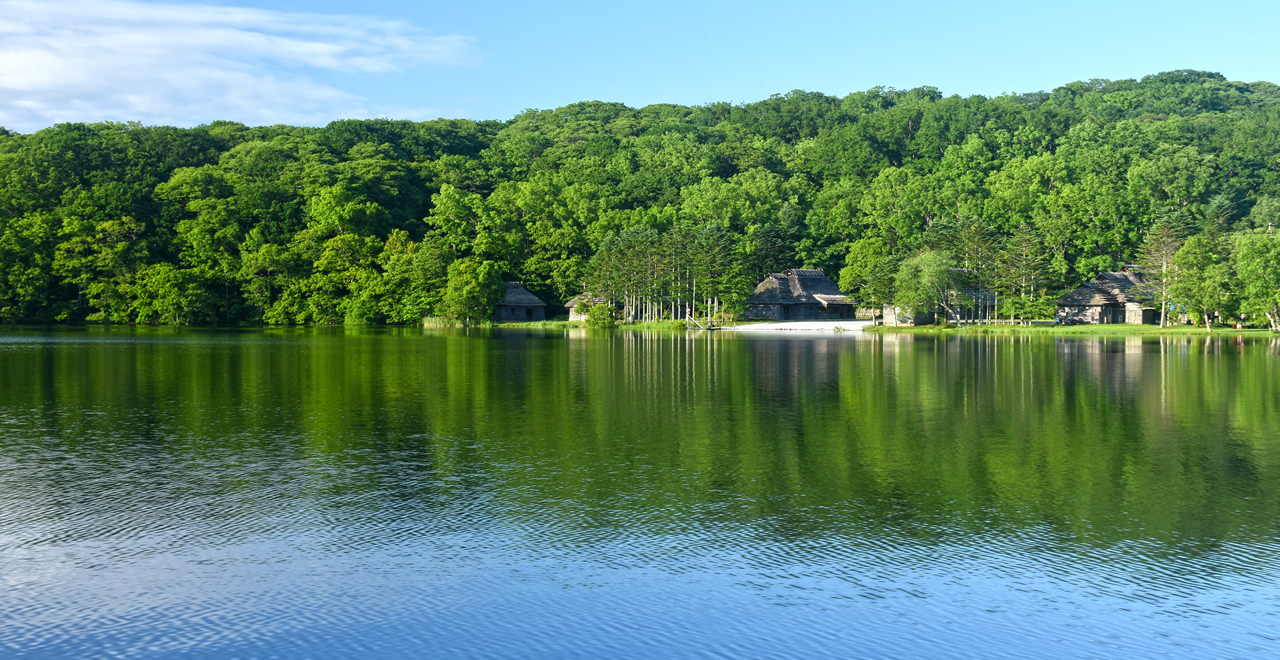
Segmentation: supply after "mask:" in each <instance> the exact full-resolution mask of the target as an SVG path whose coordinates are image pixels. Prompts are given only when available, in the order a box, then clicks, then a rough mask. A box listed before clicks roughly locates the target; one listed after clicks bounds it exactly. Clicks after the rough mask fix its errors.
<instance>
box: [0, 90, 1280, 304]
mask: <svg viewBox="0 0 1280 660" xmlns="http://www.w3.org/2000/svg"><path fill="white" fill-rule="evenodd" d="M1278 219H1280V87H1278V86H1276V85H1274V84H1271V83H1266V82H1258V83H1240V82H1232V81H1228V80H1227V79H1225V78H1224V77H1223V76H1221V75H1218V74H1213V73H1206V72H1199V71H1175V72H1168V73H1162V74H1157V75H1151V76H1147V77H1145V78H1142V79H1140V80H1118V81H1108V80H1091V81H1082V82H1075V83H1070V84H1067V85H1064V86H1062V87H1059V88H1057V89H1055V90H1053V91H1051V92H1036V93H1028V94H1010V95H1005V96H999V97H994V98H987V97H981V96H971V97H959V96H949V97H946V96H943V95H942V94H941V93H940V92H939V91H938V90H936V89H934V88H931V87H921V88H917V89H912V90H896V89H890V88H874V89H871V90H868V91H865V92H857V93H853V94H849V95H847V96H844V97H834V96H826V95H823V94H820V93H813V92H799V91H797V92H792V93H789V94H785V95H779V96H774V97H771V98H769V99H765V100H763V101H759V102H756V103H746V104H740V105H733V104H728V103H712V104H708V105H704V106H692V107H690V106H677V105H665V104H664V105H653V106H647V107H644V108H629V107H626V106H623V105H621V104H617V103H602V102H587V103H578V104H573V105H570V106H566V107H563V108H559V109H556V110H531V111H528V112H525V113H522V114H520V115H519V116H517V117H515V118H513V119H511V120H508V121H480V122H473V121H467V120H437V121H430V122H417V123H415V122H409V121H393V120H367V121H357V120H343V121H336V122H333V123H331V124H329V125H327V126H325V127H322V128H311V127H291V126H269V127H247V126H244V125H241V124H237V123H233V122H215V123H213V124H209V125H204V126H198V127H195V128H190V129H179V128H172V127H145V126H140V125H137V124H111V123H106V124H60V125H58V126H55V127H52V128H48V129H45V130H42V131H38V132H36V133H32V134H29V135H22V134H16V133H13V132H11V131H5V130H3V129H0V321H2V322H6V323H45V322H52V321H62V322H71V323H79V322H86V321H88V322H109V323H146V324H218V325H244V324H280V325H289V324H320V325H325V324H342V323H348V324H368V323H402V324H418V323H421V322H422V319H423V318H424V317H429V316H440V317H447V318H448V319H450V320H452V321H457V320H463V321H465V320H467V319H471V320H472V321H475V320H477V319H480V318H485V317H486V314H487V309H488V306H489V305H491V304H492V302H493V298H494V295H495V291H498V290H499V286H498V285H500V283H501V282H502V281H503V280H520V281H523V282H524V283H525V284H526V286H527V287H528V288H529V289H530V290H531V291H533V292H534V293H535V294H537V295H539V296H540V297H542V298H543V299H544V300H545V301H547V302H548V303H550V304H551V305H552V307H553V309H554V308H555V306H556V305H558V304H560V303H563V302H564V301H566V300H567V299H568V298H569V297H571V296H573V295H575V294H577V293H580V292H581V291H583V290H584V287H591V288H593V289H596V290H599V291H602V292H606V293H605V295H607V296H609V297H611V298H616V299H617V300H618V301H619V302H621V303H623V304H624V306H625V308H626V309H627V314H628V317H629V318H633V319H637V320H659V319H662V318H671V317H680V316H682V315H684V314H689V315H693V316H695V317H699V318H706V317H708V316H712V317H714V316H715V315H717V314H724V313H726V312H728V313H732V312H733V311H735V310H736V309H739V308H740V306H741V305H742V303H743V302H744V301H745V298H746V296H747V295H748V294H749V292H750V289H751V286H752V285H753V284H754V283H755V282H757V281H759V280H760V278H762V277H763V276H764V275H765V274H767V273H769V272H774V271H780V270H783V269H785V268H789V267H796V266H805V267H811V268H821V269H823V270H825V271H826V272H828V273H830V274H832V275H833V276H834V275H835V274H836V273H839V280H840V283H841V285H842V287H843V288H845V289H846V290H848V291H850V292H851V293H852V294H853V295H854V296H855V297H856V298H858V299H860V300H862V301H863V302H864V304H866V305H868V306H873V305H876V304H879V303H882V302H889V301H894V300H900V301H902V302H914V304H925V303H927V302H929V296H930V295H931V294H930V293H929V291H931V290H932V291H934V292H935V293H936V292H942V293H940V294H939V295H951V294H950V293H947V292H948V291H961V290H962V288H958V287H954V286H952V287H949V288H948V287H939V286H937V284H938V282H936V281H933V280H931V279H930V278H934V279H936V278H937V277H941V278H947V277H953V276H954V274H955V273H962V274H963V277H965V278H968V279H967V280H966V282H965V284H966V286H978V287H982V288H989V289H991V290H993V291H999V292H1000V299H1001V303H1000V304H1001V305H1002V308H1001V312H1000V313H1001V314H1005V315H1006V316H1015V317H1031V316H1037V315H1042V314H1043V313H1044V311H1045V309H1046V305H1047V304H1048V301H1050V300H1052V298H1053V297H1054V296H1055V295H1056V294H1057V293H1058V292H1061V291H1063V290H1066V289H1069V288H1071V287H1074V286H1076V285H1078V284H1080V283H1082V282H1084V281H1088V280H1089V279H1091V278H1093V277H1094V276H1095V275H1096V274H1097V273H1099V272H1102V271H1105V270H1110V269H1113V268H1115V267H1117V265H1119V264H1122V263H1129V262H1142V263H1144V264H1145V265H1146V267H1147V270H1148V272H1151V271H1152V269H1153V268H1157V267H1158V268H1162V269H1164V270H1161V271H1160V272H1162V273H1166V274H1168V273H1174V272H1178V273H1194V274H1195V275H1194V277H1193V276H1191V275H1183V276H1181V277H1182V279H1181V280H1178V281H1174V278H1172V277H1169V278H1167V279H1168V286H1167V287H1166V288H1164V289H1161V292H1160V293H1158V294H1155V295H1160V296H1166V297H1167V299H1168V300H1171V301H1181V302H1180V304H1181V305H1182V306H1183V307H1185V309H1186V310H1187V311H1189V312H1191V313H1193V314H1197V315H1199V316H1204V317H1207V316H1208V315H1209V314H1210V313H1211V311H1222V312H1226V311H1230V312H1233V313H1234V312H1237V311H1238V312H1243V313H1247V314H1250V315H1252V316H1253V317H1255V318H1259V319H1260V318H1263V317H1265V316H1266V315H1268V314H1270V315H1271V318H1272V321H1271V323H1272V324H1273V325H1275V324H1277V323H1280V305H1278V302H1277V300H1276V297H1277V294H1276V291H1277V290H1278V287H1277V286H1275V284H1276V282H1280V278H1278V277H1277V273H1278V272H1280V265H1278V263H1280V248H1278V247H1277V246H1278V245H1280V244H1278V243H1277V239H1276V238H1275V236H1274V235H1273V234H1271V233H1270V232H1271V231H1272V229H1273V228H1274V226H1275V224H1276V222H1277V220H1278ZM1152 236H1163V237H1165V238H1170V240H1172V241H1173V243H1174V244H1176V249H1174V250H1173V251H1172V252H1169V251H1168V250H1164V251H1161V250H1159V249H1156V248H1157V247H1159V246H1158V245H1157V243H1159V241H1157V240H1155V239H1152V238H1151V237H1152ZM1144 247H1145V249H1144ZM1164 247H1165V248H1168V247H1169V245H1168V244H1165V245H1164ZM1179 255H1181V256H1180V257H1179ZM1162 259H1163V260H1162ZM1178 259H1180V261H1178ZM1175 262H1176V263H1175ZM917 299H918V300H917ZM948 302H949V304H964V301H963V300H959V299H957V300H950V301H948Z"/></svg>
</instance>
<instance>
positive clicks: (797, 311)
mask: <svg viewBox="0 0 1280 660" xmlns="http://www.w3.org/2000/svg"><path fill="white" fill-rule="evenodd" d="M854 311H855V308H854V304H853V302H852V301H851V300H849V298H848V297H847V296H845V295H844V294H843V293H841V292H840V287H838V286H836V283H835V282H832V281H831V279H830V278H828V277H827V276H826V275H823V274H822V271H820V270H817V269H813V268H792V269H791V270H788V271H787V272H785V273H774V274H772V275H770V276H768V277H766V278H764V281H763V282H761V283H760V284H759V285H758V286H756V291H755V294H754V295H752V296H751V299H750V300H748V301H747V309H746V312H745V313H744V314H743V315H744V316H746V317H747V318H749V319H767V320H771V321H802V320H825V319H851V318H853V317H854Z"/></svg>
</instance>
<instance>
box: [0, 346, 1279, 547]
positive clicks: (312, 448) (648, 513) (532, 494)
mask: <svg viewBox="0 0 1280 660" xmlns="http://www.w3.org/2000/svg"><path fill="white" fill-rule="evenodd" d="M3 339H4V341H3V342H0V422H2V423H3V428H2V430H3V434H2V435H0V453H3V455H4V456H5V457H6V462H8V463H9V464H11V465H12V464H15V463H16V464H19V465H22V464H24V461H27V460H28V459H27V458H24V456H25V455H26V454H27V453H31V452H36V451H37V450H39V449H41V448H44V449H46V450H47V449H50V448H56V449H57V452H56V455H57V456H58V457H61V458H60V459H59V460H61V459H65V458H67V457H68V456H70V457H79V458H85V457H90V458H99V459H100V458H102V457H104V456H111V455H113V453H114V454H116V455H119V456H126V457H127V456H137V453H136V452H139V451H141V452H151V453H155V454H159V455H164V456H168V457H170V458H172V459H174V461H175V462H174V463H173V464H172V466H171V467H170V468H169V471H168V472H165V473H164V474H157V475H155V476H156V478H157V479H163V480H166V482H170V481H179V482H184V483H187V484H191V487H192V488H195V487H196V486H197V485H198V487H199V488H200V489H201V490H202V492H203V493H204V494H205V495H210V496H216V497H218V498H222V499H224V500H225V501H227V502H233V501H235V500H236V497H237V492H239V490H241V489H244V488H248V487H250V486H251V485H253V486H258V485H261V483H262V481H263V480H264V479H267V480H270V479H294V480H303V481H305V482H306V484H307V487H306V496H307V497H310V498H313V499H314V500H315V501H316V502H317V503H318V505H326V503H328V504H329V505H332V506H338V504H337V502H339V501H340V500H342V499H343V498H344V497H346V496H348V495H350V493H352V492H353V491H361V490H364V491H366V492H372V491H376V492H378V493H379V497H384V498H392V499H399V500H408V501H413V500H415V499H417V500H422V501H427V500H431V501H449V500H453V501H455V502H456V501H461V500H471V501H476V502H484V503H486V506H492V507H493V508H494V510H495V511H496V515H499V516H502V515H506V516H511V517H514V518H520V519H521V520H532V521H535V522H536V523H537V524H539V525H542V526H544V527H547V528H553V529H557V530H561V531H562V532H563V533H564V535H565V536H566V538H568V537H574V536H575V534H578V533H581V532H583V531H584V530H587V531H590V530H595V531H599V530H614V531H615V532H616V533H618V534H626V533H645V534H654V533H672V534H678V533H680V530H682V529H687V528H688V526H689V525H696V524H697V523H698V521H715V522H717V523H734V522H741V523H744V524H751V525H754V526H755V527H756V528H758V529H768V530H772V531H771V532H770V533H773V534H777V535H781V536H786V537H791V538H806V537H812V538H822V537H826V536H830V535H844V536H846V537H848V536H862V537H869V536H877V535H879V536H883V537H886V538H892V537H897V536H901V537H910V538H913V539H917V540H920V541H925V542H935V541H936V542H946V541H947V540H948V539H949V538H954V537H955V536H956V535H969V536H970V537H972V536H973V535H981V534H992V533H995V534H1001V535H1004V536H1005V537H1009V536H1010V535H1012V536H1015V537H1016V536H1017V534H1018V531H1019V530H1020V529H1024V528H1030V527H1036V528H1037V529H1040V530H1043V529H1046V528H1047V529H1050V530H1052V531H1053V532H1054V534H1055V536H1056V538H1057V539H1059V540H1060V541H1062V542H1069V543H1076V544H1080V546H1081V547H1089V546H1097V545H1107V544H1114V543H1121V542H1126V541H1132V540H1138V539H1142V540H1156V541H1159V542H1164V543H1170V544H1174V543H1176V544H1179V545H1181V546H1183V548H1184V550H1183V551H1184V552H1185V546H1186V545H1187V544H1188V543H1189V544H1191V545H1196V544H1204V545H1205V547H1206V549H1208V548H1211V547H1213V546H1215V545H1216V544H1220V543H1223V542H1228V541H1250V540H1255V539H1257V540H1260V539H1263V538H1267V539H1270V538H1271V537H1273V536H1274V534H1275V531H1276V526H1277V525H1276V522H1277V520H1280V515H1278V514H1280V505H1278V503H1280V500H1278V496H1277V493H1278V492H1280V489H1278V488H1277V486H1278V485H1280V454H1278V453H1277V444H1278V443H1280V439H1278V438H1280V432H1278V431H1280V377H1278V376H1277V373H1276V370H1275V368H1274V365H1275V361H1276V359H1277V353H1278V352H1280V347H1278V346H1277V343H1276V342H1275V341H1273V340H1244V341H1243V342H1242V343H1241V342H1238V341H1237V340H1236V339H1235V338H1193V337H1154V338H1140V337H1120V338H1089V339H1062V338H1057V339H1055V338H1044V337H991V338H985V337H977V338H969V337H924V336H912V335H879V336H873V337H867V338H852V337H840V336H835V337H821V338H819V337H805V338H790V337H788V338H773V337H751V338H748V337H736V336H733V335H732V334H718V335H713V334H705V333H703V334H681V333H669V334H664V333H639V332H615V333H601V334H591V333H588V332H587V331H578V330H569V331H556V332H540V331H533V330H531V331H461V330H456V331H454V330H441V331H427V332H423V331H416V330H415V331H401V330H383V331H378V330H350V329H348V330H345V331H328V330H278V331H276V330H268V331H262V332H249V331H234V332H214V331H209V332H190V331H187V332H183V331H177V330H165V329H161V330H152V329H90V330H85V331H80V332H75V331H67V330H57V331H48V332H44V331H25V332H12V333H10V334H8V335H6V336H5V337H4V338H3ZM131 452H132V453H131ZM237 452H255V455H260V454H262V453H263V452H265V453H267V454H270V455H272V456H275V457H277V458H279V457H293V458H296V459H297V460H298V461H300V462H299V463H297V467H296V470H297V472H296V473H292V474H287V475H282V474H279V473H271V472H270V471H268V470H264V469H263V468H262V467H261V466H257V467H254V466H246V467H245V469H244V470H243V471H236V470H234V469H231V470H228V469H226V460H227V459H226V456H228V455H233V456H234V455H235V454H236V453H237ZM32 455H34V454H32ZM202 457H216V459H217V461H219V465H220V466H221V467H220V469H219V471H218V472H217V473H216V474H210V473H202V472H201V468H200V465H201V461H202ZM317 457H318V458H320V459H322V460H321V461H320V462H316V460H314V459H316V458H317ZM406 457H411V460H410V458H406ZM32 460H34V459H32ZM42 460H44V459H42ZM48 460H54V459H52V458H50V459H48ZM121 460H123V459H121ZM210 460H213V459H210ZM388 460H395V461H405V460H409V461H410V462H411V463H412V464H413V465H414V466H415V468H414V469H415V470H418V472H419V473H420V474H422V475H423V476H424V477H429V478H427V479H426V480H425V481H422V482H415V483H414V485H413V486H412V488H408V487H405V486H402V485H398V484H397V483H395V482H394V480H391V479H390V478H389V477H388V476H387V472H386V470H380V469H378V468H379V466H382V467H385V464H386V461H388ZM91 462H92V461H91ZM95 465H99V464H97V463H95ZM174 466H176V467H174ZM317 466H321V468H324V469H320V468H317ZM331 468H332V469H331ZM96 469H100V467H99V468H96ZM206 472H207V471H206ZM40 474H41V475H44V476H42V477H41V478H42V479H45V482H44V483H23V484H22V485H21V487H22V488H29V489H31V490H32V492H33V493H41V492H43V493H46V495H48V494H51V493H57V492H59V491H65V490H68V489H75V488H78V487H81V484H78V483H77V480H78V479H83V478H85V477H86V475H85V474H84V473H83V472H77V471H76V470H74V469H72V468H68V469H67V470H63V471H60V472H52V473H50V472H47V471H46V472H40ZM131 474H133V473H131ZM101 478H106V479H110V478H111V475H110V473H109V472H108V473H107V474H106V475H105V476H103V477H101ZM131 478H136V475H135V476H134V477H131ZM8 487H15V485H14V484H12V483H10V484H9V486H8ZM133 487H135V488H137V489H138V490H139V492H145V491H146V490H147V484H145V483H143V484H134V485H133ZM50 496H51V495H50Z"/></svg>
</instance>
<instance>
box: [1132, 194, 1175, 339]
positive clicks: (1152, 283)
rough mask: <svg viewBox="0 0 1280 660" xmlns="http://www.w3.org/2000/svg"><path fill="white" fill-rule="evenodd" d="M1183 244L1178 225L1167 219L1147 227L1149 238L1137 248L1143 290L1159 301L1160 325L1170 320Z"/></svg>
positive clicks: (1163, 325) (1165, 324)
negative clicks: (1179, 253) (1176, 269)
mask: <svg viewBox="0 0 1280 660" xmlns="http://www.w3.org/2000/svg"><path fill="white" fill-rule="evenodd" d="M1181 247H1182V239H1181V237H1180V236H1179V234H1178V230H1177V227H1176V225H1175V224H1174V223H1173V222H1170V221H1168V220H1167V219H1166V220H1161V221H1157V222H1156V224H1154V225H1152V227H1151V229H1150V230H1148V231H1147V238H1146V240H1145V241H1143V243H1142V249H1141V250H1140V251H1139V252H1138V264H1139V265H1140V266H1141V267H1142V275H1143V277H1144V278H1145V280H1146V281H1145V282H1144V283H1143V284H1142V287H1141V289H1140V290H1141V292H1142V293H1145V294H1147V295H1150V296H1151V297H1152V299H1153V300H1154V301H1155V302H1156V303H1157V304H1159V305H1160V327H1162V328H1163V327H1166V326H1168V324H1169V303H1170V302H1172V300H1173V299H1172V291H1173V286H1174V283H1175V282H1176V277H1175V274H1176V271H1175V269H1174V259H1175V258H1176V256H1177V254H1178V250H1179V248H1181Z"/></svg>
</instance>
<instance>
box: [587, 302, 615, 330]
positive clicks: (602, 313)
mask: <svg viewBox="0 0 1280 660" xmlns="http://www.w3.org/2000/svg"><path fill="white" fill-rule="evenodd" d="M586 316H587V320H586V323H587V327H588V328H597V329H606V330H607V329H609V328H616V327H618V321H619V320H621V318H622V314H621V312H620V311H619V310H618V308H617V307H615V306H613V305H611V304H609V303H598V304H594V305H590V306H588V307H587V313H586Z"/></svg>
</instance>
